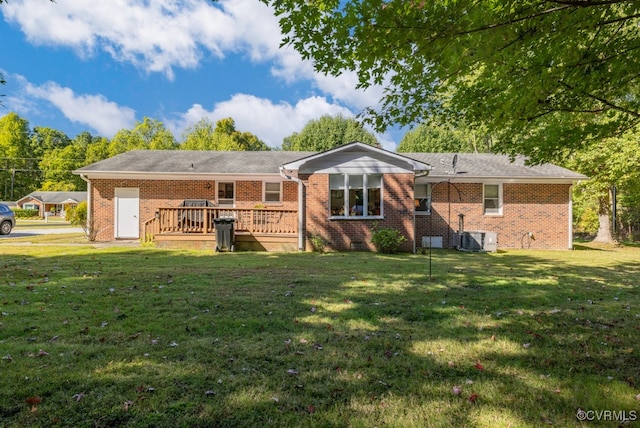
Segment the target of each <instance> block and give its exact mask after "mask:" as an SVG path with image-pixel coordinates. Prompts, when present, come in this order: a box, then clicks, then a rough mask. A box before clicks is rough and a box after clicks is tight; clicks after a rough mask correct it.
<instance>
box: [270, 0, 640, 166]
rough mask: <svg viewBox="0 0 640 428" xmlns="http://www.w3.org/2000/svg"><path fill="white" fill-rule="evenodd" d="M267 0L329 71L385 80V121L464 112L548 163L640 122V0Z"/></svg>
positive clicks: (380, 124)
mask: <svg viewBox="0 0 640 428" xmlns="http://www.w3.org/2000/svg"><path fill="white" fill-rule="evenodd" d="M262 1H263V2H264V3H267V4H269V5H272V6H273V7H274V8H275V11H276V14H277V15H278V16H279V18H280V25H281V27H282V30H283V33H284V34H285V35H286V36H285V38H284V43H285V44H290V45H292V46H293V47H294V48H295V49H296V50H297V51H298V52H300V53H301V54H302V56H303V57H304V58H306V59H311V60H313V62H314V65H315V67H316V69H317V70H318V71H319V72H322V73H328V74H331V75H339V74H341V73H344V72H345V71H353V72H355V73H356V74H357V77H358V86H359V87H360V88H367V87H370V86H371V85H374V84H379V85H380V84H381V85H384V87H385V88H386V89H385V93H384V95H383V98H382V100H381V107H380V108H377V109H375V110H373V109H372V110H369V111H368V114H369V115H368V119H369V120H370V121H371V122H372V123H373V124H374V125H375V126H376V129H377V130H384V129H385V128H386V127H388V126H389V125H391V124H401V125H411V124H415V123H421V122H423V121H425V120H426V119H430V118H432V117H433V116H442V115H444V116H445V117H449V118H454V120H456V121H457V119H458V118H460V117H462V118H464V119H465V120H466V121H467V122H468V123H469V124H470V125H471V126H479V125H482V126H486V127H487V128H488V129H491V130H492V132H495V133H496V134H497V135H496V136H497V139H498V140H499V146H498V148H499V149H500V150H501V151H504V152H508V153H512V154H515V153H522V154H526V155H529V156H530V157H531V159H532V161H534V162H536V161H539V162H542V161H545V160H548V159H551V158H552V157H553V156H554V155H555V154H558V153H560V152H562V151H563V150H565V149H566V148H568V147H569V148H579V147H582V146H583V145H584V144H585V142H587V141H590V140H598V139H602V138H605V137H612V136H615V135H619V134H620V133H622V132H624V131H626V130H628V129H631V128H634V127H637V126H638V124H639V123H640V84H639V79H638V70H640V55H639V54H638V52H639V49H640V31H638V28H639V26H640V6H639V4H638V2H637V0H547V1H544V0H518V1H514V0H487V1H473V2H471V1H468V0H449V1H441V0H433V1H424V0H386V1H381V0H325V1H305V2H301V1H298V0H262ZM602 118H607V119H608V120H602Z"/></svg>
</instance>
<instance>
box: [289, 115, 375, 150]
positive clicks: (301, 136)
mask: <svg viewBox="0 0 640 428" xmlns="http://www.w3.org/2000/svg"><path fill="white" fill-rule="evenodd" d="M353 141H360V142H361V143H365V144H369V145H371V146H377V145H378V140H377V139H376V137H375V135H373V134H372V133H371V132H369V131H367V130H366V129H364V128H363V127H362V124H360V123H359V122H358V121H357V120H355V119H353V118H345V117H343V116H342V115H337V116H330V115H324V116H321V117H320V118H319V119H314V120H311V121H309V122H308V123H307V124H306V125H305V126H304V128H302V131H300V132H299V133H297V132H296V133H293V134H292V135H289V136H288V137H285V138H284V140H283V142H282V150H291V151H318V152H319V151H324V150H329V149H332V148H334V147H338V146H342V145H343V144H347V143H351V142H353Z"/></svg>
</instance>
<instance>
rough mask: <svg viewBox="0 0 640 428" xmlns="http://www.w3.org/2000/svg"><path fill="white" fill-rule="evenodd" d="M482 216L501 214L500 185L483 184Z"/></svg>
mask: <svg viewBox="0 0 640 428" xmlns="http://www.w3.org/2000/svg"><path fill="white" fill-rule="evenodd" d="M483 200H484V214H485V215H501V214H502V185H501V184H485V185H484V186H483Z"/></svg>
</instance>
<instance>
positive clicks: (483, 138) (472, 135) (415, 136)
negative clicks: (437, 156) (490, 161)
mask: <svg viewBox="0 0 640 428" xmlns="http://www.w3.org/2000/svg"><path fill="white" fill-rule="evenodd" d="M492 144H493V139H492V137H491V135H490V134H489V133H488V132H478V131H475V130H472V129H469V128H468V127H466V126H464V125H459V126H457V127H454V126H449V125H437V124H434V123H422V124H420V125H419V126H418V127H416V128H415V129H412V130H411V131H409V132H407V133H406V134H405V135H404V137H402V140H400V144H398V148H397V149H396V151H398V152H405V153H406V152H425V153H447V152H448V153H456V152H462V153H464V152H467V153H489V152H491V147H492Z"/></svg>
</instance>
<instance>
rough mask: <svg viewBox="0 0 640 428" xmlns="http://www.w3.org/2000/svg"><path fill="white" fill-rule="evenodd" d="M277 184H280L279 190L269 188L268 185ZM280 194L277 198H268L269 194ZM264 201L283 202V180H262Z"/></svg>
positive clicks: (269, 202)
mask: <svg viewBox="0 0 640 428" xmlns="http://www.w3.org/2000/svg"><path fill="white" fill-rule="evenodd" d="M269 184H276V185H278V190H277V191H276V190H267V185H269ZM276 194H277V196H278V198H277V199H275V200H268V199H267V195H276ZM262 201H263V202H264V203H265V204H278V203H280V202H282V182H281V181H263V182H262Z"/></svg>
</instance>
